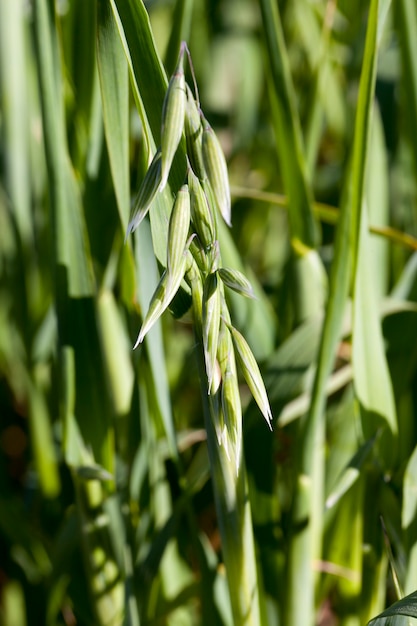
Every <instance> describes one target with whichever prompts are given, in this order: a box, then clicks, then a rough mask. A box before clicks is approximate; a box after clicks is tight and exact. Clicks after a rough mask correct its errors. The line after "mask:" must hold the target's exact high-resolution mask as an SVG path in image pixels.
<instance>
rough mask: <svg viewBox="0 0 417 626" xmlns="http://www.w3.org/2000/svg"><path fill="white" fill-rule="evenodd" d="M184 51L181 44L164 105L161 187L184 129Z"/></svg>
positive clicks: (185, 101)
mask: <svg viewBox="0 0 417 626" xmlns="http://www.w3.org/2000/svg"><path fill="white" fill-rule="evenodd" d="M184 51H185V48H184V47H183V46H181V52H180V58H179V60H178V65H177V67H176V69H175V72H174V74H173V75H172V77H171V80H170V81H169V85H168V90H167V92H166V94H165V98H164V103H163V107H162V127H161V152H162V156H161V175H162V181H161V189H163V188H164V187H165V185H166V183H167V180H168V176H169V172H170V169H171V165H172V161H173V160H174V156H175V153H176V151H177V148H178V145H179V143H180V141H181V137H182V133H183V130H184V118H185V108H186V104H187V96H186V92H185V76H184V62H183V61H184Z"/></svg>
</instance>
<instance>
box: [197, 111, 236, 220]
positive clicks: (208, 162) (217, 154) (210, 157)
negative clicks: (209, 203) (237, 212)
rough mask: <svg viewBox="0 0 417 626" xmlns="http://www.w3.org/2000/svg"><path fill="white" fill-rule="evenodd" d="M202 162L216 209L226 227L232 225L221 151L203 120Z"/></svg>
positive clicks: (226, 178)
mask: <svg viewBox="0 0 417 626" xmlns="http://www.w3.org/2000/svg"><path fill="white" fill-rule="evenodd" d="M202 150H203V162H204V168H205V171H206V172H207V177H208V180H209V183H210V187H211V189H212V191H213V195H214V199H215V201H216V204H217V207H218V209H219V211H220V213H221V215H222V217H223V219H224V221H225V222H226V224H227V225H228V226H231V225H232V208H231V198H230V187H229V176H228V173H227V163H226V159H225V156H224V154H223V150H222V148H221V145H220V143H219V140H218V139H217V137H216V134H215V132H214V130H213V129H212V128H211V126H210V124H209V123H208V122H207V120H206V119H204V130H203V141H202Z"/></svg>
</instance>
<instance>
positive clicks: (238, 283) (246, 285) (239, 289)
mask: <svg viewBox="0 0 417 626" xmlns="http://www.w3.org/2000/svg"><path fill="white" fill-rule="evenodd" d="M217 271H218V272H219V276H220V278H221V279H222V281H223V283H224V284H225V285H226V287H229V289H233V291H236V293H239V294H240V295H241V296H245V297H246V298H256V296H255V293H254V291H253V287H252V285H251V284H250V282H249V281H248V279H247V278H246V276H244V275H243V274H242V272H239V270H233V269H230V268H228V267H220V268H219V269H218V270H217Z"/></svg>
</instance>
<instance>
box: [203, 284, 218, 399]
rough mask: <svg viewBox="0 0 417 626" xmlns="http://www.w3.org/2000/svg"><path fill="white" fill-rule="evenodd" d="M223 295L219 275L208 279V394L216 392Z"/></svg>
mask: <svg viewBox="0 0 417 626" xmlns="http://www.w3.org/2000/svg"><path fill="white" fill-rule="evenodd" d="M220 307H221V293H220V288H219V282H218V278H217V273H216V272H213V273H212V274H209V275H208V276H207V278H206V281H205V283H204V288H203V347H204V358H205V363H206V372H207V378H208V393H209V394H210V393H211V392H212V391H214V390H215V389H214V385H213V382H216V378H215V376H216V370H217V360H216V355H217V343H218V338H219V328H220Z"/></svg>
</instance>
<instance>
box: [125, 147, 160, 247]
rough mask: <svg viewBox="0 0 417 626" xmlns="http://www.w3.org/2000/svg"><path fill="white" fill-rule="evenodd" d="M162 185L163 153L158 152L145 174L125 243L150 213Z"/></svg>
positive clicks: (131, 215) (131, 213)
mask: <svg viewBox="0 0 417 626" xmlns="http://www.w3.org/2000/svg"><path fill="white" fill-rule="evenodd" d="M160 184H161V152H160V151H159V150H158V151H157V152H156V153H155V155H154V157H153V159H152V162H151V164H150V166H149V168H148V171H147V172H146V174H145V177H144V179H143V181H142V184H141V186H140V187H139V191H138V195H137V197H136V200H135V203H134V205H133V207H132V210H131V212H130V220H129V224H128V226H127V230H126V236H125V243H126V240H127V238H128V236H129V235H130V233H133V231H135V230H136V229H137V227H138V226H139V224H140V223H141V221H142V220H143V218H144V217H145V216H146V214H147V213H148V211H149V209H150V206H151V204H152V201H153V200H154V198H155V196H156V194H157V192H158V189H159V187H160Z"/></svg>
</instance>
